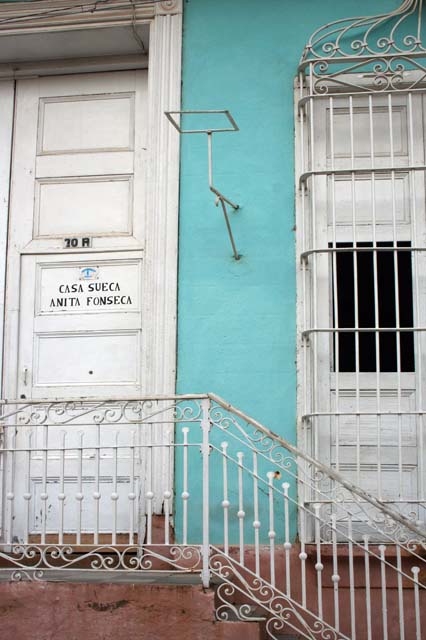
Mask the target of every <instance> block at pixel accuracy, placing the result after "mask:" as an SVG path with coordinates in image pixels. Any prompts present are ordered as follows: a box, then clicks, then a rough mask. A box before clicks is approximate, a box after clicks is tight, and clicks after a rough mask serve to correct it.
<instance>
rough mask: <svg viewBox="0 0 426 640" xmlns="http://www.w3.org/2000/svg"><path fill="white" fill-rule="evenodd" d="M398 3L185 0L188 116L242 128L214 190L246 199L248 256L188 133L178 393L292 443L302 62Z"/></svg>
mask: <svg viewBox="0 0 426 640" xmlns="http://www.w3.org/2000/svg"><path fill="white" fill-rule="evenodd" d="M399 4H400V3H399V2H398V0H375V2H374V3H371V2H370V1H369V0H356V1H355V0H346V1H341V2H337V1H336V0H322V1H321V2H318V0H298V2H295V1H294V0H268V1H260V0H186V2H184V40H183V95H182V109H223V108H226V109H229V110H230V111H231V112H232V114H233V116H234V117H235V119H236V121H237V124H238V125H239V127H240V132H238V133H229V134H228V133H227V134H217V137H216V138H215V142H216V145H215V149H214V162H215V167H216V169H215V181H216V183H217V186H218V187H219V188H220V189H221V190H222V191H223V192H224V194H225V195H227V196H228V197H230V198H231V199H234V200H235V201H236V202H238V203H239V204H241V210H240V211H238V212H237V213H235V214H231V217H232V226H233V229H234V232H235V238H236V242H237V247H238V249H239V251H240V252H241V253H242V254H243V257H242V259H241V260H240V261H238V262H236V261H234V260H233V258H232V257H231V249H230V245H229V240H228V237H227V234H226V229H225V224H224V221H223V218H222V214H221V212H220V210H219V209H216V208H215V206H214V198H213V196H212V194H210V192H209V190H208V184H207V153H206V150H207V143H206V139H205V137H204V136H189V135H188V136H182V138H181V141H182V147H181V192H180V232H179V241H180V244H179V307H178V373H177V390H178V393H191V392H205V391H213V392H215V393H217V394H219V395H221V396H222V397H224V398H225V399H227V400H228V401H229V402H231V403H232V404H234V405H237V406H238V407H240V408H241V409H242V410H244V411H245V412H247V413H249V414H250V415H252V416H253V417H255V418H257V419H259V420H260V421H261V422H263V423H264V424H266V425H268V426H269V427H270V428H271V429H273V430H274V431H276V432H277V433H279V434H280V435H282V436H284V437H285V438H288V439H289V440H290V441H292V442H295V440H296V426H295V413H296V411H295V407H296V369H295V357H296V341H295V317H296V290H295V231H294V225H295V207H294V198H295V193H294V160H293V157H294V116H293V112H294V103H293V81H294V77H295V74H296V70H297V64H298V61H299V58H300V55H301V52H302V49H303V46H304V44H305V43H306V41H307V39H308V37H309V35H310V34H311V33H312V31H313V30H314V29H316V28H317V27H318V26H320V25H322V24H324V23H325V22H329V21H332V20H335V19H337V18H339V17H347V16H351V15H354V16H356V15H362V14H366V15H367V14H371V12H372V11H374V12H380V11H388V10H390V9H392V8H394V7H395V6H398V5H399ZM179 464H180V463H179V461H178V460H177V471H178V473H177V478H178V486H177V495H179ZM194 473H195V471H194ZM194 498H195V496H193V499H194ZM177 521H178V523H179V521H180V518H179V514H178V517H177ZM218 526H219V525H218ZM213 527H215V524H214V523H213ZM218 531H219V530H218Z"/></svg>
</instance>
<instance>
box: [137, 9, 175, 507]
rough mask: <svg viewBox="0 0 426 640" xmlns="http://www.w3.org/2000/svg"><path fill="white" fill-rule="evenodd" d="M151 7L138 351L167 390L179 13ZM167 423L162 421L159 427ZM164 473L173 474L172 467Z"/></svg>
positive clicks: (160, 484) (160, 465)
mask: <svg viewBox="0 0 426 640" xmlns="http://www.w3.org/2000/svg"><path fill="white" fill-rule="evenodd" d="M162 4H168V3H162ZM172 5H173V6H172ZM156 8H157V10H158V11H159V13H160V15H158V17H156V19H155V21H154V23H153V26H152V29H151V36H150V56H151V57H150V67H149V72H148V73H149V88H148V94H149V131H150V138H149V160H148V166H149V174H148V205H147V207H148V211H150V212H155V215H152V216H151V217H150V219H149V232H148V231H147V235H146V245H145V246H146V251H145V261H144V264H145V269H144V278H145V285H144V290H145V291H147V295H146V297H145V310H146V311H145V313H151V314H152V315H153V316H154V318H155V319H156V321H155V322H154V323H152V324H151V325H150V327H149V328H148V329H147V331H144V333H143V336H142V341H143V345H144V346H143V349H142V352H143V353H144V354H146V356H147V357H146V359H145V363H144V370H145V371H146V372H147V385H148V388H147V391H149V392H153V391H154V389H155V390H159V389H161V390H162V392H163V393H170V392H172V390H174V389H175V376H176V307H177V250H178V206H179V134H178V133H177V131H175V130H174V128H173V127H171V126H170V124H169V122H168V121H167V119H166V118H165V116H164V112H165V111H169V110H173V109H179V108H180V107H179V106H178V105H180V88H181V87H180V76H181V34H182V15H181V13H179V3H175V2H173V3H171V5H170V9H171V10H170V11H169V12H167V11H166V15H161V11H162V6H161V5H157V7H156ZM166 9H167V7H166ZM163 13H164V11H163ZM151 62H152V64H151ZM152 281H155V283H156V286H155V287H150V288H149V290H148V289H147V284H148V283H149V282H152ZM164 292H167V295H165V294H164ZM159 353H161V354H163V357H162V359H158V357H157V358H152V357H149V356H150V354H159ZM168 429H169V428H168V427H165V428H164V431H167V430H168ZM156 437H157V438H158V439H159V441H163V438H164V437H165V436H164V434H161V433H160V431H159V430H158V431H157V432H156ZM153 458H154V460H153V464H154V465H155V468H157V469H162V470H163V471H162V473H163V477H161V476H160V475H159V476H157V477H156V478H155V486H154V493H155V495H160V494H161V493H163V492H164V490H166V489H167V469H168V465H169V457H168V452H167V451H165V450H164V449H156V450H154V456H153ZM172 464H173V461H171V466H172ZM170 473H171V474H172V477H173V472H172V469H171V471H170ZM154 508H155V509H157V510H158V509H160V508H161V505H160V504H159V503H158V501H154Z"/></svg>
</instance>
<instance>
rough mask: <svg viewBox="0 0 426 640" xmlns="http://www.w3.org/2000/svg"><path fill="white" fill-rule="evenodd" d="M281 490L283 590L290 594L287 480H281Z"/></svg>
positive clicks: (288, 485)
mask: <svg viewBox="0 0 426 640" xmlns="http://www.w3.org/2000/svg"><path fill="white" fill-rule="evenodd" d="M282 487H283V491H284V553H285V592H286V594H287V595H288V596H290V595H291V574H290V571H291V567H290V558H291V556H290V553H291V547H292V545H291V542H290V519H289V511H288V490H289V488H290V484H289V483H288V482H283V485H282ZM302 566H303V567H304V564H303V565H302Z"/></svg>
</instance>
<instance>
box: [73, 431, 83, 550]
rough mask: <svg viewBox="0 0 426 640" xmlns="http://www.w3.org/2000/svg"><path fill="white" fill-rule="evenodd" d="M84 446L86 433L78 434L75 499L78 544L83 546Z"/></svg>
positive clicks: (80, 432)
mask: <svg viewBox="0 0 426 640" xmlns="http://www.w3.org/2000/svg"><path fill="white" fill-rule="evenodd" d="M83 444H84V432H83V431H79V432H78V449H77V493H76V495H75V499H76V500H77V536H76V542H77V544H78V545H79V544H81V528H82V518H83V499H84V494H83Z"/></svg>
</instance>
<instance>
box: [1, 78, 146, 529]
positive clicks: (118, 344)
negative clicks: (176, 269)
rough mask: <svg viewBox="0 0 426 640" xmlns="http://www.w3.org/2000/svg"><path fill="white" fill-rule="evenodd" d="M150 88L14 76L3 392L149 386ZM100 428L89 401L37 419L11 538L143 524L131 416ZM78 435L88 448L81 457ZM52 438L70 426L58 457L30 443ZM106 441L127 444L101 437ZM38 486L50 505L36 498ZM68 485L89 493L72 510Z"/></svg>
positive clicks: (110, 391) (121, 390)
mask: <svg viewBox="0 0 426 640" xmlns="http://www.w3.org/2000/svg"><path fill="white" fill-rule="evenodd" d="M146 90H147V74H146V72H145V71H125V72H114V73H97V74H80V75H72V76H61V77H50V78H33V79H25V80H19V81H18V82H17V86H16V104H15V122H14V145H13V155H12V169H11V203H10V213H9V218H10V224H9V243H8V275H7V295H6V320H7V322H6V343H5V368H4V385H3V386H4V394H5V397H7V398H14V397H17V398H21V399H61V398H82V399H85V400H89V401H90V398H95V397H96V398H105V399H108V398H109V399H110V398H129V397H138V396H140V395H141V394H142V393H143V389H144V354H143V350H142V347H141V344H142V340H141V336H142V332H143V330H144V326H145V323H146V321H147V319H146V318H144V317H143V313H142V307H143V304H142V301H143V290H142V273H143V268H144V263H143V249H144V219H145V215H146V212H145V198H144V187H145V184H146V176H145V172H144V154H145V153H146V146H147V144H146V134H147V114H146ZM88 406H89V407H90V406H91V405H90V402H89V405H88ZM93 406H95V405H93ZM95 427H96V425H95V424H94V423H93V420H92V421H90V420H89V419H88V415H87V412H86V413H84V412H83V413H82V414H81V415H79V412H78V411H76V412H75V415H74V417H72V419H70V420H69V421H68V424H65V426H63V425H62V426H61V427H60V428H59V427H58V428H56V431H55V427H54V426H52V427H51V428H50V431H49V432H48V431H46V427H45V426H41V425H40V426H39V427H38V426H36V427H34V429H33V431H34V433H33V436H32V438H33V440H32V449H33V453H32V455H31V464H30V467H29V469H30V471H28V474H29V475H28V474H27V475H28V477H26V476H25V474H22V479H20V477H19V474H17V475H16V479H15V482H16V486H17V494H18V495H22V494H23V493H25V492H27V493H28V492H30V493H31V496H32V501H31V502H30V504H31V509H30V513H29V523H27V529H28V530H27V531H26V532H25V535H24V533H23V532H24V528H25V527H24V521H25V517H24V515H25V508H24V506H23V507H22V510H21V512H19V508H18V510H17V511H18V512H17V514H16V517H17V520H18V523H19V522H22V526H21V529H20V528H19V524H18V525H17V529H16V531H17V532H18V534H17V538H18V539H23V538H25V537H26V535H27V534H28V533H29V534H43V537H44V538H45V535H46V534H47V533H49V532H51V533H55V532H58V531H59V529H60V527H62V533H64V532H65V533H66V532H76V531H78V527H80V529H79V533H82V532H83V533H84V532H87V533H93V534H95V540H97V539H98V537H99V534H100V533H102V532H108V531H111V530H112V527H114V534H116V533H117V532H120V531H129V526H134V527H135V529H136V530H138V531H139V534H140V527H139V525H137V524H136V522H137V517H135V513H134V512H133V513H132V514H131V517H129V501H128V496H129V495H132V496H133V495H134V493H135V491H138V492H140V491H141V486H140V484H141V483H140V478H141V473H142V469H141V460H140V456H139V453H138V455H137V457H136V460H135V458H134V457H133V459H132V460H131V459H130V456H131V449H130V444H131V443H132V442H133V444H135V442H136V440H135V428H134V425H132V427H131V428H130V427H129V425H128V424H127V423H126V420H125V419H124V418H123V420H121V421H119V422H118V423H115V425H114V429H115V431H114V434H113V433H112V429H113V426H111V425H110V426H109V428H108V425H107V424H104V425H103V426H101V427H99V428H98V427H96V428H95ZM59 429H60V430H59ZM24 431H25V430H23V432H24ZM81 433H83V437H84V438H85V442H84V444H85V451H84V455H83V457H84V461H83V465H82V466H80V468H78V446H79V445H78V439H79V438H80V434H81ZM117 434H118V435H117ZM136 435H137V437H139V435H140V433H139V435H138V434H136ZM17 437H18V439H19V438H20V437H21V438H22V441H21V444H22V446H23V447H28V441H27V440H25V439H24V438H26V437H27V436H25V435H22V436H21V435H20V431H19V430H18V436H17ZM47 437H48V438H49V442H48V445H49V448H50V447H52V448H54V447H58V446H59V445H58V443H59V439H60V438H64V437H65V441H66V448H67V453H66V456H65V457H66V460H65V463H64V462H63V461H62V462H61V455H60V454H59V453H58V450H56V451H54V450H52V452H51V453H49V454H48V460H47V461H46V459H45V457H44V456H43V453H42V452H41V451H40V450H36V448H37V446H40V447H46V438H47ZM117 438H118V440H117ZM114 442H115V443H117V442H119V444H120V447H121V448H119V449H114V448H113V447H112V448H109V449H108V446H111V445H112V444H114ZM18 444H19V442H18ZM127 444H128V445H129V448H126V445H127ZM90 446H92V447H93V449H90ZM73 447H75V448H74V449H73ZM139 451H140V450H139V449H138V452H139ZM132 455H133V453H132ZM61 464H62V467H63V466H64V464H65V468H66V471H65V478H66V485H67V491H66V494H67V495H68V494H69V495H70V497H69V498H67V500H68V506H67V509H66V512H65V520H64V513H62V515H61V508H62V505H61V504H60V501H58V493H60V491H61V482H62V492H63V491H64V489H63V485H64V472H63V468H62V472H61V468H60V467H61ZM132 465H133V467H132ZM131 468H133V471H131ZM61 473H62V476H61ZM78 476H79V477H78ZM20 483H21V485H22V486H20ZM24 485H25V486H24ZM44 494H47V495H48V500H47V501H48V506H49V505H50V508H47V507H46V505H43V500H45V501H46V498H42V497H41V496H43V495H44ZM75 495H82V496H83V499H82V504H83V510H82V511H80V512H79V514H80V515H79V516H78V517H77V507H76V506H75V505H76V504H78V503H76V502H75V499H74V498H73V496H74V497H75ZM93 496H95V501H93ZM96 496H98V497H97V498H96ZM100 496H102V498H101V497H100ZM111 496H113V497H112V498H111ZM132 500H133V502H132V505H131V508H132V509H133V505H134V504H135V505H136V504H138V508H139V512H140V507H141V502H140V501H139V502H138V500H136V502H135V499H134V497H133V498H132ZM80 501H81V498H80ZM22 504H23V505H24V503H22ZM73 505H74V506H73ZM79 518H80V524H79ZM61 519H62V520H61ZM60 521H61V522H60ZM113 522H114V524H112V523H113ZM131 522H133V523H134V524H133V525H130V524H129V523H131ZM132 533H133V532H132ZM113 539H114V538H113Z"/></svg>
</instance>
